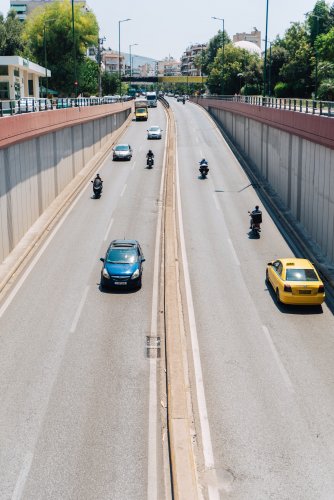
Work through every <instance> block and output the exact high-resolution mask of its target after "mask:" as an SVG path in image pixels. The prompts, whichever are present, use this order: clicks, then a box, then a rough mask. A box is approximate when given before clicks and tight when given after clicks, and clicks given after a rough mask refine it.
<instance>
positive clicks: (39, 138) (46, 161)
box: [0, 106, 131, 262]
mask: <svg viewBox="0 0 334 500" xmlns="http://www.w3.org/2000/svg"><path fill="white" fill-rule="evenodd" d="M100 108H104V106H103V107H100ZM66 111H67V110H66ZM66 111H65V110H64V111H63V110H60V113H63V114H59V111H49V112H42V113H36V114H34V115H39V117H40V126H38V125H37V126H36V127H35V128H34V127H33V126H31V127H29V117H28V116H22V117H10V118H2V119H1V121H0V127H1V134H0V262H2V261H3V260H4V259H5V258H6V256H7V255H8V254H9V253H10V252H11V251H12V250H13V248H14V247H15V246H16V245H17V243H18V242H19V241H20V239H21V238H22V237H23V236H24V235H25V233H26V232H27V231H28V229H29V228H30V227H31V226H32V224H33V223H34V222H35V221H36V220H37V219H38V217H39V216H40V215H41V214H42V213H43V212H44V210H45V209H46V208H47V207H48V206H49V205H50V203H51V202H53V201H54V199H55V198H56V197H57V196H58V195H59V194H60V193H61V191H62V190H63V189H64V188H65V187H66V186H67V185H68V183H69V182H70V181H71V180H72V179H73V178H74V177H75V176H76V175H77V174H78V173H79V172H80V171H81V169H82V168H83V167H84V166H85V165H86V164H87V162H88V161H89V160H91V159H92V158H93V157H94V155H95V154H97V153H98V152H99V150H100V149H101V147H102V146H104V145H105V143H106V142H107V141H109V140H110V139H111V135H112V133H113V132H114V131H115V130H117V129H118V128H119V127H120V126H121V125H122V124H123V123H124V122H125V120H126V119H127V118H128V116H129V114H130V112H131V106H127V107H126V106H124V107H117V109H116V108H114V109H113V111H110V110H109V112H107V113H106V112H105V111H104V112H102V113H100V115H99V113H98V110H94V109H93V110H85V109H83V112H82V113H81V114H79V113H80V110H78V109H76V110H73V113H72V115H71V110H68V111H69V112H70V113H69V112H67V113H66ZM85 111H87V112H86V114H85ZM101 111H102V110H101ZM92 113H95V115H92ZM46 115H49V118H48V117H47V116H46ZM73 117H75V119H73ZM20 118H23V121H21V122H20V121H19V120H20ZM12 119H13V120H16V122H14V124H13V122H12V121H11V120H12ZM81 119H82V121H81ZM30 120H36V116H34V117H31V118H30ZM50 121H51V123H50ZM44 122H45V123H47V122H48V124H47V125H45V123H44ZM69 123H70V124H71V125H70V126H68V125H69ZM1 136H2V137H1ZM1 139H3V141H2V143H1Z"/></svg>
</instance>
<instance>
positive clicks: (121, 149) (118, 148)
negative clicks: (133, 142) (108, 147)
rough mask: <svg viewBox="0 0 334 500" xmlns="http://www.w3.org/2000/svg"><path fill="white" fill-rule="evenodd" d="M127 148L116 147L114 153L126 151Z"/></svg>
mask: <svg viewBox="0 0 334 500" xmlns="http://www.w3.org/2000/svg"><path fill="white" fill-rule="evenodd" d="M128 149H129V146H116V147H115V151H127V150H128Z"/></svg>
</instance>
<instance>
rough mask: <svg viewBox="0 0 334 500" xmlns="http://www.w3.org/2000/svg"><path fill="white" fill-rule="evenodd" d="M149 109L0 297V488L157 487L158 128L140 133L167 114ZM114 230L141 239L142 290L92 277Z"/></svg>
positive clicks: (90, 493) (1, 491) (10, 491)
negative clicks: (113, 288) (150, 134)
mask: <svg viewBox="0 0 334 500" xmlns="http://www.w3.org/2000/svg"><path fill="white" fill-rule="evenodd" d="M149 115H150V116H149V121H148V122H141V123H136V122H133V123H131V125H130V127H129V128H128V129H127V130H126V131H125V133H124V135H123V137H122V139H121V140H120V141H119V142H129V143H130V144H131V146H132V148H133V150H134V154H133V158H132V160H131V161H129V162H113V161H112V159H111V157H109V158H108V159H107V160H106V162H105V163H104V165H103V167H101V168H100V169H99V172H100V174H101V177H102V179H103V180H104V184H103V193H102V197H101V199H99V200H96V199H93V198H92V185H91V183H90V182H89V183H88V185H87V186H86V188H85V189H84V191H83V192H82V193H81V195H80V196H79V198H78V199H77V200H76V202H75V203H74V205H73V206H72V207H71V208H70V210H69V212H68V214H67V216H66V217H64V219H63V220H62V221H61V223H60V224H59V226H57V228H56V230H55V231H54V232H53V233H52V234H51V235H50V238H49V240H48V242H47V244H46V245H45V246H44V247H43V249H42V251H41V252H40V255H39V256H38V258H35V259H34V261H33V262H32V263H31V265H30V264H29V265H28V266H27V269H26V270H25V271H24V272H23V274H22V276H19V277H18V278H19V280H20V279H21V282H20V281H18V284H17V286H16V288H15V289H13V291H12V295H11V296H10V297H9V298H8V300H7V302H3V303H2V304H0V315H1V317H0V332H1V334H0V394H1V405H0V443H1V450H0V498H1V499H2V500H5V499H6V500H7V499H12V500H19V499H21V498H22V499H27V500H32V499H34V500H37V499H41V500H42V499H43V500H46V499H52V500H56V499H57V500H58V499H59V500H60V499H62V500H64V499H80V500H82V499H94V500H95V499H99V500H100V499H108V500H109V499H115V500H121V499H124V500H129V499H131V500H135V499H146V498H150V499H153V498H162V497H163V494H162V493H161V492H162V490H163V486H162V483H163V481H162V474H161V473H160V472H161V471H162V469H163V467H162V465H161V457H162V452H161V446H160V442H161V440H160V439H159V438H160V430H161V429H160V423H158V416H157V413H158V412H157V390H156V387H157V373H156V371H157V366H158V363H156V362H155V363H154V362H153V363H152V362H151V361H150V360H149V359H147V357H146V348H145V347H146V336H147V335H150V333H151V329H152V324H151V318H152V317H154V314H153V315H152V300H153V296H154V294H156V293H157V291H156V290H155V291H154V290H153V282H154V272H155V268H154V258H155V252H156V231H157V224H158V212H159V206H161V203H159V194H160V186H161V177H162V171H163V157H164V142H165V141H164V139H165V132H163V135H164V136H163V139H162V140H161V141H155V142H153V141H150V142H148V141H147V139H146V129H147V127H148V125H156V124H157V125H160V126H161V127H162V128H163V129H164V131H165V130H166V116H165V113H164V111H163V109H162V106H160V105H159V108H157V109H151V110H150V112H149ZM149 147H151V148H152V149H153V151H154V153H155V166H154V168H153V169H152V170H148V169H146V152H147V150H148V148H149ZM114 238H130V239H132V238H134V239H138V240H139V242H140V244H141V246H142V249H143V252H144V256H145V258H146V262H145V264H144V273H143V287H142V289H141V290H140V291H136V292H131V293H125V292H119V293H113V292H109V293H108V292H103V291H101V290H100V288H99V282H100V270H101V262H100V261H99V258H100V257H102V256H104V254H105V251H106V249H107V246H108V244H109V242H110V241H111V240H112V239H114ZM155 281H157V280H155ZM153 303H154V302H153ZM159 407H160V400H159Z"/></svg>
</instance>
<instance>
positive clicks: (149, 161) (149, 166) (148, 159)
mask: <svg viewBox="0 0 334 500" xmlns="http://www.w3.org/2000/svg"><path fill="white" fill-rule="evenodd" d="M146 163H147V168H152V167H153V165H154V160H153V156H149V157H148V158H147V162H146Z"/></svg>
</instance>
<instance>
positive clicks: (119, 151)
mask: <svg viewBox="0 0 334 500" xmlns="http://www.w3.org/2000/svg"><path fill="white" fill-rule="evenodd" d="M112 150H113V155H112V159H113V160H131V158H132V149H131V146H130V144H117V146H115V147H114V148H112Z"/></svg>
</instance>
